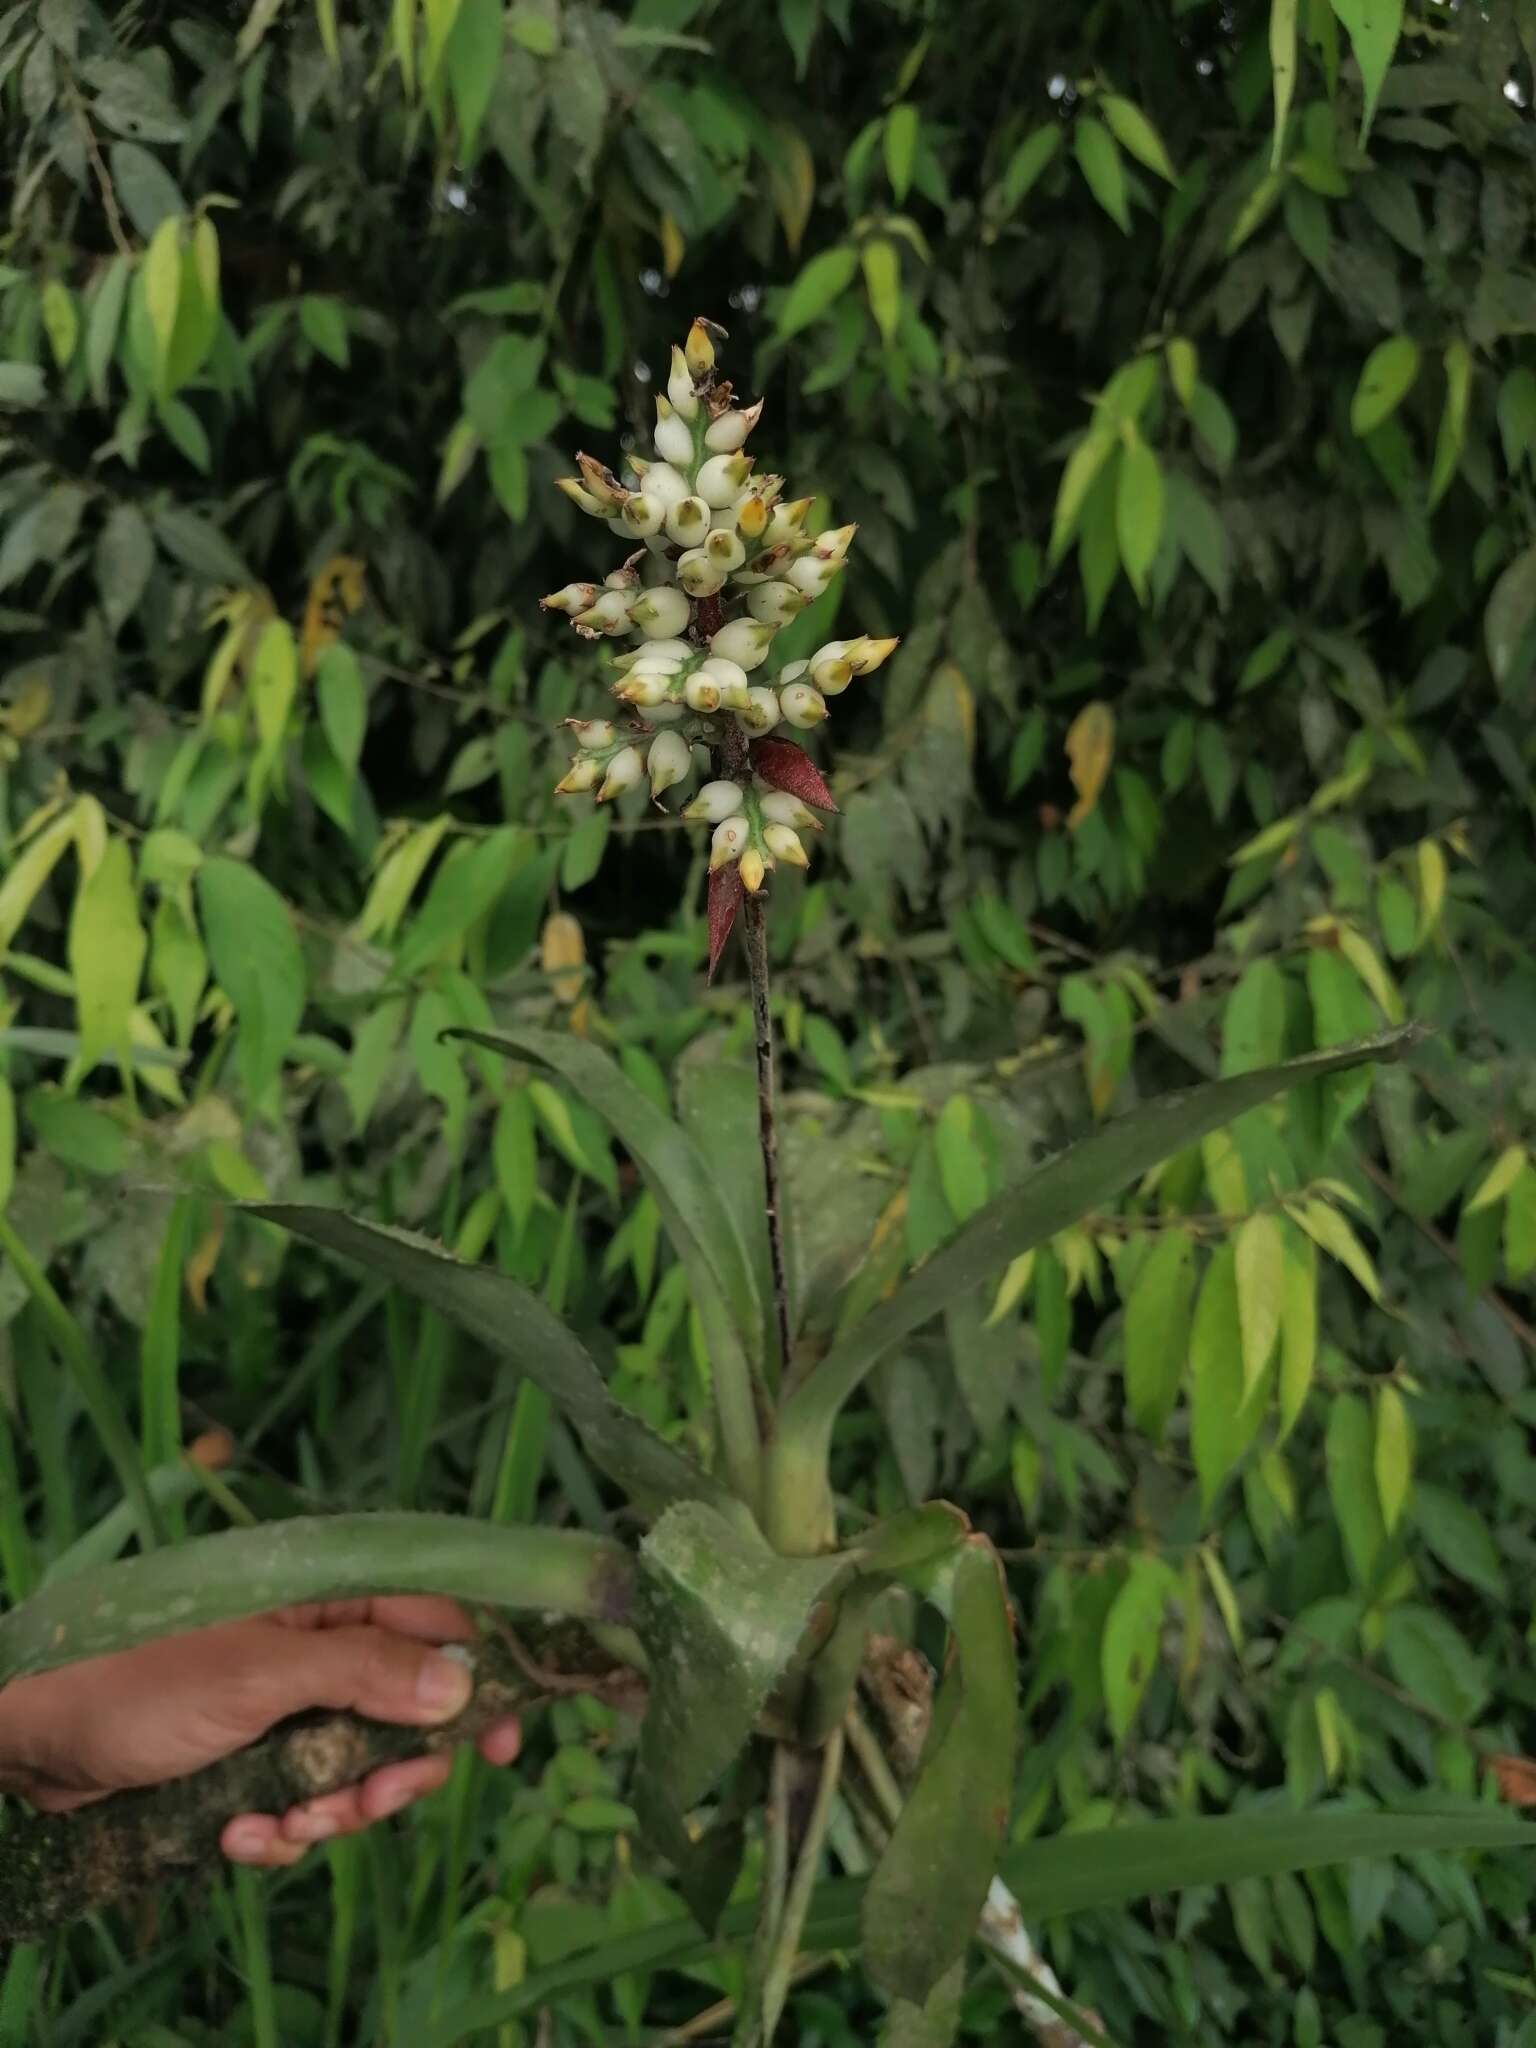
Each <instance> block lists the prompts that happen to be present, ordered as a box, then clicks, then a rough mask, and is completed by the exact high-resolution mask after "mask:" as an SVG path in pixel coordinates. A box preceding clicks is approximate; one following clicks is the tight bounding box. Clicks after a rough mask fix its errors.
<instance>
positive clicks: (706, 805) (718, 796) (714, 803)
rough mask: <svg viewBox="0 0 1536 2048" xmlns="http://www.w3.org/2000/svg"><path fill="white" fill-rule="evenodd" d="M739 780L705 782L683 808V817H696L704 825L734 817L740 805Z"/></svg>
mask: <svg viewBox="0 0 1536 2048" xmlns="http://www.w3.org/2000/svg"><path fill="white" fill-rule="evenodd" d="M742 802H743V798H742V794H741V784H740V783H739V782H706V783H705V785H704V787H703V788H702V789H701V790H700V791H699V793H698V795H697V796H696V797H695V798H694V800H693V802H692V803H691V804H687V805H685V806H684V809H683V816H684V817H685V818H698V819H701V820H702V821H703V823H704V824H706V825H719V824H721V823H722V822H723V821H724V820H725V819H726V818H734V817H735V816H736V815H737V813H738V812H739V811H740V809H741V807H742Z"/></svg>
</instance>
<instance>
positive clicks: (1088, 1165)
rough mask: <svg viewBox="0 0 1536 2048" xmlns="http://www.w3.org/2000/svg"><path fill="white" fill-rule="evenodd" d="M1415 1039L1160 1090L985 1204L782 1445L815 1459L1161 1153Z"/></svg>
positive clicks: (798, 1406)
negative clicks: (1024, 1264) (936, 1341)
mask: <svg viewBox="0 0 1536 2048" xmlns="http://www.w3.org/2000/svg"><path fill="white" fill-rule="evenodd" d="M1418 1035H1419V1034H1418V1033H1417V1032H1416V1030H1415V1029H1414V1027H1412V1026H1408V1027H1406V1028H1404V1029H1402V1030H1398V1031H1389V1032H1384V1033H1382V1034H1381V1035H1380V1036H1379V1037H1377V1038H1367V1039H1361V1040H1360V1041H1358V1042H1357V1043H1356V1044H1354V1045H1343V1046H1338V1047H1336V1048H1334V1049H1333V1050H1331V1051H1328V1052H1318V1053H1309V1054H1307V1055H1306V1057H1305V1058H1302V1059H1297V1060H1290V1061H1287V1062H1286V1063H1285V1064H1283V1065H1281V1066H1276V1067H1261V1068H1257V1069H1255V1070H1254V1071H1253V1072H1251V1073H1247V1074H1236V1075H1232V1076H1230V1077H1229V1078H1227V1079H1226V1080H1222V1081H1212V1082H1208V1083H1206V1084H1205V1085H1204V1086H1202V1087H1198V1088H1190V1089H1185V1090H1183V1091H1181V1092H1180V1093H1178V1094H1174V1095H1166V1096H1163V1097H1161V1098H1160V1099H1159V1100H1158V1101H1156V1102H1150V1103H1148V1104H1146V1105H1145V1106H1144V1107H1143V1108H1141V1109H1137V1110H1133V1111H1132V1112H1131V1113H1130V1114H1129V1115H1127V1116H1123V1117H1120V1118H1117V1119H1116V1120H1115V1121H1114V1122H1113V1123H1109V1124H1106V1125H1104V1127H1103V1128H1102V1129H1101V1130H1097V1131H1094V1132H1093V1133H1092V1134H1091V1135H1090V1136H1088V1137H1086V1138H1084V1139H1083V1140H1082V1141H1081V1142H1080V1143H1079V1144H1077V1145H1074V1146H1072V1147H1070V1148H1069V1149H1068V1150H1067V1151H1065V1152H1063V1153H1060V1154H1059V1155H1058V1156H1057V1157H1056V1158H1055V1159H1052V1160H1050V1161H1049V1162H1048V1163H1047V1164H1046V1165H1044V1166H1042V1167H1040V1168H1039V1169H1038V1170H1037V1171H1036V1172H1034V1173H1032V1174H1030V1175H1029V1177H1028V1178H1027V1179H1026V1180H1024V1181H1022V1182H1021V1183H1020V1184H1019V1185H1017V1186H1015V1187H1011V1188H1008V1189H1006V1190H1005V1191H1004V1192H1003V1193H1002V1194H1001V1195H999V1196H997V1197H996V1198H995V1200H993V1201H992V1202H990V1203H988V1205H987V1207H986V1208H985V1209H983V1210H982V1211H981V1212H980V1214H979V1215H977V1216H973V1217H972V1218H971V1220H970V1222H969V1223H967V1224H965V1225H964V1226H963V1228H962V1229H960V1230H959V1231H957V1232H956V1234H955V1236H954V1237H952V1238H951V1239H950V1240H949V1242H948V1244H946V1245H945V1246H944V1247H943V1249H942V1250H941V1251H938V1252H936V1253H935V1254H934V1255H933V1257H932V1258H931V1259H929V1260H928V1262H927V1263H926V1264H925V1265H923V1266H920V1267H919V1268H918V1269H917V1271H916V1272H915V1273H913V1274H911V1275H910V1276H909V1277H908V1279H907V1280H906V1281H905V1282H904V1284H903V1285H902V1286H900V1287H899V1288H897V1290H896V1291H895V1293H894V1294H892V1295H891V1296H890V1297H889V1298H888V1299H887V1300H885V1301H883V1302H881V1303H880V1305H879V1306H878V1307H877V1308H875V1309H873V1310H872V1311H871V1312H870V1314H869V1315H867V1316H866V1317H865V1319H864V1320H863V1322H861V1323H859V1324H857V1325H856V1326H855V1327H854V1328H853V1329H852V1330H850V1331H849V1332H848V1333H847V1335H846V1336H844V1337H843V1338H842V1339H841V1340H840V1341H839V1342H838V1343H837V1344H835V1345H834V1346H833V1348H832V1350H831V1351H830V1352H829V1353H828V1354H827V1356H826V1358H825V1359H824V1360H823V1361H822V1363H821V1365H820V1366H819V1367H818V1368H817V1369H816V1371H815V1373H814V1374H813V1375H812V1377H811V1378H810V1379H808V1380H807V1381H806V1382H805V1384H804V1385H803V1386H802V1387H801V1388H800V1389H799V1390H798V1391H797V1392H796V1393H795V1394H794V1395H793V1396H792V1397H791V1399H790V1401H789V1402H788V1404H787V1406H786V1408H785V1411H784V1415H783V1417H782V1419H781V1424H780V1430H779V1438H780V1442H781V1444H783V1443H786V1442H792V1443H793V1444H794V1446H795V1455H796V1457H797V1459H798V1458H802V1457H803V1458H805V1459H808V1460H811V1459H814V1457H815V1456H816V1455H818V1454H819V1453H822V1452H824V1450H825V1446H826V1445H827V1443H828V1442H829V1441H830V1437H831V1429H832V1424H833V1421H834V1420H835V1418H836V1416H837V1413H838V1411H839V1410H840V1409H841V1407H842V1406H843V1403H844V1402H845V1401H846V1400H847V1399H848V1397H849V1395H850V1394H852V1393H853V1392H854V1391H855V1389H856V1388H858V1387H859V1385H860V1384H861V1383H862V1382H863V1380H864V1378H865V1377H866V1375H867V1374H868V1373H869V1372H870V1371H871V1370H872V1369H873V1367H874V1366H876V1365H877V1364H878V1363H879V1362H880V1360H881V1359H882V1358H884V1357H885V1356H886V1355H887V1354H888V1353H889V1352H890V1351H892V1350H893V1349H894V1348H895V1346H896V1345H898V1344H899V1343H900V1342H901V1341H902V1339H903V1338H905V1337H907V1336H910V1334H911V1333H912V1332H913V1331H914V1330H916V1329H919V1328H921V1326H922V1325H923V1324H924V1323H926V1322H927V1321H929V1319H930V1318H931V1317H933V1316H935V1315H938V1314H939V1313H940V1312H941V1311H942V1310H944V1309H945V1308H947V1307H948V1306H949V1304H950V1303H951V1302H952V1301H955V1300H957V1299H958V1298H959V1297H960V1296H961V1295H963V1294H965V1293H966V1292H967V1291H968V1290H970V1289H971V1288H973V1287H976V1286H979V1285H980V1284H981V1282H982V1281H984V1280H986V1279H987V1278H988V1276H989V1275H990V1274H992V1273H994V1272H996V1271H997V1270H998V1269H999V1268H1000V1267H1002V1266H1005V1265H1006V1264H1007V1263H1008V1261H1009V1260H1010V1259H1013V1258H1017V1257H1018V1255H1019V1254H1020V1253H1021V1252H1024V1251H1028V1250H1029V1248H1030V1247H1031V1246H1032V1245H1038V1244H1042V1243H1044V1242H1045V1241H1046V1240H1047V1239H1049V1238H1052V1237H1055V1236H1056V1235H1057V1234H1058V1233H1059V1232H1060V1231H1063V1230H1065V1229H1067V1228H1068V1227H1069V1225H1071V1224H1073V1223H1076V1222H1077V1221H1079V1220H1080V1218H1082V1217H1083V1216H1084V1215H1086V1214H1088V1213H1089V1212H1090V1211H1092V1210H1093V1209H1095V1208H1097V1207H1098V1206H1099V1204H1100V1203H1103V1202H1107V1201H1109V1200H1110V1199H1111V1198H1112V1197H1113V1196H1115V1195H1116V1194H1118V1193H1119V1192H1120V1190H1121V1189H1122V1188H1124V1187H1126V1186H1128V1185H1129V1184H1130V1182H1132V1181H1134V1180H1135V1179H1137V1178H1138V1176H1139V1175H1141V1174H1143V1173H1145V1172H1147V1171H1148V1170H1149V1169H1150V1168H1151V1167H1153V1166H1156V1165H1157V1164H1158V1163H1159V1162H1160V1161H1161V1160H1164V1159H1167V1158H1169V1157H1170V1156H1171V1155H1172V1154H1173V1153H1175V1152H1179V1151H1182V1150H1183V1149H1184V1147H1185V1146H1186V1145H1192V1144H1195V1143H1197V1142H1198V1141H1199V1140H1200V1139H1201V1138H1203V1137H1204V1136H1205V1135H1206V1134H1207V1133H1208V1132H1210V1131H1215V1130H1219V1129H1220V1128H1221V1127H1222V1126H1223V1125H1224V1124H1229V1123H1232V1122H1233V1121H1235V1119H1236V1118H1238V1117H1240V1116H1242V1115H1243V1114H1244V1113H1245V1112H1246V1111H1248V1110H1250V1109H1255V1108H1257V1107H1258V1105H1259V1104H1260V1103H1263V1102H1268V1101H1270V1100H1271V1099H1272V1098H1273V1097H1274V1096H1276V1095H1280V1094H1283V1093H1284V1092H1285V1091H1286V1090H1287V1089H1289V1088H1294V1087H1298V1086H1299V1085H1300V1084H1301V1083H1302V1082H1304V1081H1316V1080H1321V1079H1323V1078H1324V1077H1325V1076H1327V1075H1330V1074H1340V1073H1345V1072H1347V1071H1348V1070H1349V1069H1350V1068H1352V1067H1358V1066H1362V1065H1365V1064H1367V1063H1369V1062H1372V1061H1379V1060H1392V1059H1397V1058H1400V1057H1401V1056H1402V1054H1403V1053H1405V1052H1406V1051H1407V1050H1408V1048H1409V1047H1410V1046H1411V1045H1413V1044H1414V1043H1415V1042H1416V1040H1417V1037H1418Z"/></svg>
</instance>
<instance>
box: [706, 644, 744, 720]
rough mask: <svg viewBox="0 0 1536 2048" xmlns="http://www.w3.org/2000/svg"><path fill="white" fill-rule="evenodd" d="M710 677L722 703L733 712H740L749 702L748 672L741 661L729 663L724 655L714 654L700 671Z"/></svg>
mask: <svg viewBox="0 0 1536 2048" xmlns="http://www.w3.org/2000/svg"><path fill="white" fill-rule="evenodd" d="M699 673H700V675H705V676H708V677H709V679H710V681H711V682H712V683H714V684H716V685H717V686H718V688H719V691H720V701H721V703H722V704H725V705H728V706H729V707H730V709H731V710H732V711H739V710H740V709H741V707H742V705H743V704H745V703H746V701H747V689H748V684H747V672H746V670H745V669H744V668H743V667H742V665H741V663H740V662H739V661H728V660H727V659H726V657H725V656H724V655H723V654H712V655H711V656H710V657H709V659H708V661H706V662H705V663H704V665H703V667H702V668H701V669H700V670H699Z"/></svg>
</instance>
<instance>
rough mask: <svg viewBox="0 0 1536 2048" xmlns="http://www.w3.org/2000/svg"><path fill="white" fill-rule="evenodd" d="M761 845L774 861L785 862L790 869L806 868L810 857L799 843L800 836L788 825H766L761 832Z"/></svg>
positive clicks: (809, 862)
mask: <svg viewBox="0 0 1536 2048" xmlns="http://www.w3.org/2000/svg"><path fill="white" fill-rule="evenodd" d="M763 844H764V846H766V847H767V849H768V851H769V852H770V853H771V854H772V855H773V857H774V859H775V860H787V861H788V862H789V864H790V866H791V867H792V868H808V867H809V866H810V864H811V860H810V855H809V854H808V853H807V852H806V850H805V848H804V847H803V846H802V845H801V843H800V835H799V833H798V832H796V831H795V830H794V829H793V828H792V827H791V826H789V825H768V826H766V827H765V828H764V830H763Z"/></svg>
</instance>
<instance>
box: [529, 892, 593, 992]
mask: <svg viewBox="0 0 1536 2048" xmlns="http://www.w3.org/2000/svg"><path fill="white" fill-rule="evenodd" d="M586 963H587V942H586V939H585V936H584V935H583V933H582V929H581V925H580V923H579V921H578V920H577V919H576V918H574V917H572V916H571V914H570V912H569V911H565V910H557V911H555V912H554V914H553V915H552V916H550V917H547V918H545V920H544V929H543V931H542V932H541V933H540V934H539V965H540V966H541V967H542V968H543V970H544V972H545V973H546V974H547V975H548V976H549V985H550V989H551V991H552V992H553V994H554V998H555V1001H556V1002H558V1003H574V1002H575V1001H576V1000H577V998H578V997H579V996H580V994H581V991H582V987H583V985H584V983H585V981H586V978H587V977H586Z"/></svg>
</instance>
